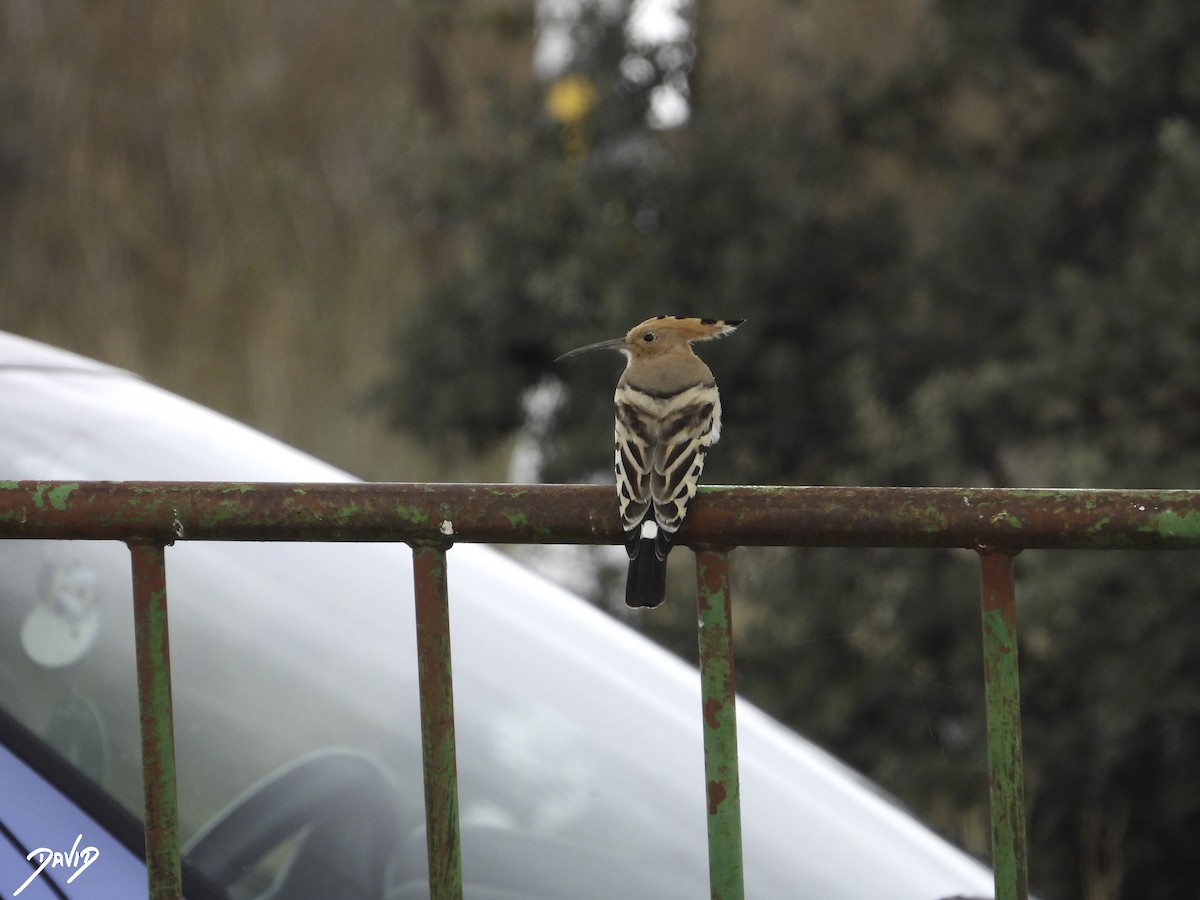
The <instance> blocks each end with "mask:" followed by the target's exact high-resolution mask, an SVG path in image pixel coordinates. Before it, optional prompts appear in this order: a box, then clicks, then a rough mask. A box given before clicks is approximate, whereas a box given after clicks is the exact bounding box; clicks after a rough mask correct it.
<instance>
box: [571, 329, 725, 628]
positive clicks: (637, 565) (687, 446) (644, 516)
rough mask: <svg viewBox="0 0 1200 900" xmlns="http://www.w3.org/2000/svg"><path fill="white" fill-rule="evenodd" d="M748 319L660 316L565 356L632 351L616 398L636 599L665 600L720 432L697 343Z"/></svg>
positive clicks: (641, 602) (630, 597)
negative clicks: (678, 546) (675, 552)
mask: <svg viewBox="0 0 1200 900" xmlns="http://www.w3.org/2000/svg"><path fill="white" fill-rule="evenodd" d="M742 322H743V320H742V319H685V318H681V317H680V316H658V317H657V318H654V319H647V320H646V321H645V322H643V323H642V324H641V325H638V326H637V327H635V328H633V329H632V330H630V332H629V333H628V334H627V335H625V337H623V338H616V339H614V340H611V341H600V342H599V343H597V344H589V345H588V346H586V347H580V348H579V349H578V350H572V351H571V352H570V353H566V354H564V355H562V356H560V357H559V358H558V360H563V359H567V358H568V357H570V356H575V355H576V354H579V353H586V352H588V351H590V350H620V351H621V352H622V353H624V354H625V358H626V361H627V364H626V366H625V371H624V373H623V374H622V375H621V380H620V381H619V382H617V393H616V397H615V400H616V406H617V427H616V432H617V448H616V466H615V470H616V473H617V497H618V499H619V501H620V505H621V524H622V527H623V528H624V529H625V549H626V551H628V553H629V577H628V579H627V581H626V582H625V603H626V604H628V605H629V606H651V607H653V606H658V605H659V604H660V603H662V601H663V597H664V595H665V594H666V589H667V554H668V553H670V552H671V547H672V546H673V545H674V543H675V534H676V532H678V531H679V526H680V525H682V524H683V517H684V516H685V515H686V514H687V507H688V503H689V502H691V499H692V497H694V496H695V495H696V484H697V482H698V481H699V480H700V473H701V471H703V469H704V454H705V453H707V452H708V448H709V447H711V446H712V445H713V444H715V443H716V442H717V439H718V438H719V437H720V436H721V397H720V395H719V394H718V393H717V383H716V381H715V380H713V374H712V372H711V371H709V368H708V366H706V365H705V364H704V362H703V360H701V359H700V357H698V356H697V355H696V354H695V353H693V352H692V342H693V341H707V340H710V339H712V338H715V337H721V336H722V335H725V334H730V333H731V332H732V331H733V330H734V329H735V328H737V327H738V326H739V325H741V324H742ZM558 360H555V362H558ZM643 526H645V527H643ZM654 526H657V527H656V528H655V527H654Z"/></svg>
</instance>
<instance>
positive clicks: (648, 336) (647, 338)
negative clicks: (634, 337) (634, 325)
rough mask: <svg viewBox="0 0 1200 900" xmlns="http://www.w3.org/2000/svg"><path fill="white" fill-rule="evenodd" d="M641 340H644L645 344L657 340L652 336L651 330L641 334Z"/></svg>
mask: <svg viewBox="0 0 1200 900" xmlns="http://www.w3.org/2000/svg"><path fill="white" fill-rule="evenodd" d="M642 340H643V341H645V342H646V343H647V344H653V343H654V342H655V341H656V340H658V338H656V337H655V336H654V332H653V331H647V332H646V333H645V334H643V335H642Z"/></svg>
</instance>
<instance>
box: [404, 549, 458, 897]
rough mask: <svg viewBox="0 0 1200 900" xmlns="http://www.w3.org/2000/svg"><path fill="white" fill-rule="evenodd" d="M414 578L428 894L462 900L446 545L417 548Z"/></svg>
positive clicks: (415, 551) (414, 552)
mask: <svg viewBox="0 0 1200 900" xmlns="http://www.w3.org/2000/svg"><path fill="white" fill-rule="evenodd" d="M413 581H414V588H415V591H416V615H417V677H418V682H419V689H420V695H421V752H422V756H423V760H424V766H425V841H426V849H427V851H428V854H429V896H430V900H460V898H461V897H462V895H463V882H462V850H461V845H460V840H459V823H458V766H457V763H456V761H455V745H454V693H453V676H452V673H451V669H450V602H449V591H448V588H447V581H446V550H445V548H444V547H436V546H425V545H422V546H416V547H414V548H413Z"/></svg>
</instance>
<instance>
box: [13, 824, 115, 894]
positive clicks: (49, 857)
mask: <svg viewBox="0 0 1200 900" xmlns="http://www.w3.org/2000/svg"><path fill="white" fill-rule="evenodd" d="M82 840H83V835H82V834H81V835H79V837H77V838H75V843H74V844H72V845H71V849H70V851H69V852H66V851H63V850H51V849H50V848H49V847H38V848H37V849H36V850H31V851H29V855H28V856H26V857H25V858H26V859H27V860H29V861H30V862H33V859H34V857H37V862H38V867H37V868H36V869H35V870H34V872H33V874H32V875H30V876H29V877H28V878H26V879H25V883H24V884H23V885H21V886H20V887H19V888H17V889H16V890H15V891H13V896H14V897H16V896H17V895H18V894H20V893H21V891H23V890H25V888H27V887H29V885H30V884H32V883H33V880H34V879H35V878H37V877H38V876H39V875H41V874H42V872H43V871H44V870H45V869H46V868H47V867H49V868H51V869H74V870H75V871H74V872H72V873H71V877H70V878H68V879H67V884H70V883H71V882H72V881H74V880H75V879H76V878H78V877H79V876H80V875H82V874H83V873H84V872H85V871H86V870H87V867H88V866H90V865H91V864H92V863H94V862H95V861H96V860H98V859H99V858H100V851H99V850H97V849H96V848H95V847H82V848H81V847H80V846H79V843H80V841H82Z"/></svg>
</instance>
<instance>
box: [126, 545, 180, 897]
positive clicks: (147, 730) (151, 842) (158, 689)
mask: <svg viewBox="0 0 1200 900" xmlns="http://www.w3.org/2000/svg"><path fill="white" fill-rule="evenodd" d="M129 552H130V556H131V559H132V566H133V629H134V654H135V658H136V661H137V688H138V719H139V722H140V725H141V735H142V789H143V793H144V797H145V804H146V821H145V832H146V878H147V881H148V883H149V896H150V898H151V900H177V898H179V897H180V896H182V891H183V886H182V880H181V874H180V864H179V811H178V803H177V793H176V786H175V732H174V722H173V712H172V706H171V651H170V642H169V635H168V628H167V568H166V554H165V551H164V549H163V547H162V545H160V544H153V543H134V542H131V543H130V544H129Z"/></svg>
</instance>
